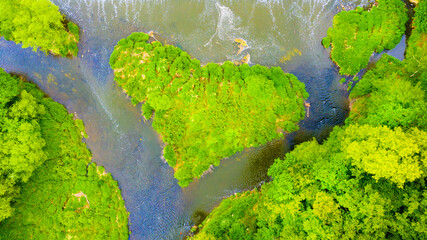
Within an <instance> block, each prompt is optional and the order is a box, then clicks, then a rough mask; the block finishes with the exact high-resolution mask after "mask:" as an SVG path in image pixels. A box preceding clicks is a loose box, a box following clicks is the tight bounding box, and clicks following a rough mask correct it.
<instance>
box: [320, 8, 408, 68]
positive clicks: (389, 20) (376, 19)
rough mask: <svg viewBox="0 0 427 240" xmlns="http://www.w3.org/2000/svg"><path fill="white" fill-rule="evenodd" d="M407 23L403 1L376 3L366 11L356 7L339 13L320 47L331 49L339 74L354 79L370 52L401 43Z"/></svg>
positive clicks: (365, 63)
mask: <svg viewBox="0 0 427 240" xmlns="http://www.w3.org/2000/svg"><path fill="white" fill-rule="evenodd" d="M407 20H408V17H407V15H406V9H405V4H404V3H403V1H401V0H377V4H376V6H373V7H372V8H371V9H370V10H369V11H367V10H364V9H363V8H361V7H358V8H357V9H355V10H351V11H344V12H340V13H338V14H337V15H336V16H335V17H334V20H333V27H332V28H329V29H328V35H327V37H325V38H324V39H323V41H322V43H323V45H324V46H325V47H326V48H327V47H329V46H331V47H332V49H331V59H332V60H333V61H334V62H335V63H336V64H337V65H338V66H339V67H340V74H347V75H355V74H357V73H358V72H359V71H360V69H362V68H365V67H366V66H368V62H369V58H370V57H371V54H372V53H373V52H378V53H379V52H382V51H383V50H384V49H392V48H394V47H395V46H396V45H397V44H398V43H399V42H400V39H401V38H402V35H403V34H404V32H405V23H406V21H407Z"/></svg>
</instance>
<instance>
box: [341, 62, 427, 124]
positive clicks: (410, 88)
mask: <svg viewBox="0 0 427 240" xmlns="http://www.w3.org/2000/svg"><path fill="white" fill-rule="evenodd" d="M410 74H411V72H408V70H407V69H406V68H405V66H404V64H403V63H402V62H400V61H399V60H397V59H396V58H393V57H391V56H389V55H387V54H384V55H383V56H382V57H381V59H380V60H379V61H378V62H377V63H376V66H375V68H374V69H372V70H370V71H368V72H367V73H366V74H365V75H364V76H363V79H362V80H361V81H360V82H359V83H357V87H355V88H354V89H353V91H352V92H351V94H350V98H351V99H352V100H353V101H355V100H356V101H355V102H354V103H353V104H352V108H351V112H350V116H349V118H347V120H346V121H347V122H348V123H350V122H358V123H360V124H370V125H373V126H377V125H385V126H388V127H391V128H394V127H402V128H411V127H418V128H420V129H423V130H426V129H427V115H426V112H427V103H426V101H425V90H423V89H422V87H421V83H419V84H415V85H414V84H413V81H414V80H413V79H415V76H413V77H412V78H413V79H411V77H409V76H410Z"/></svg>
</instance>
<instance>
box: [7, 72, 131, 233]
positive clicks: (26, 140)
mask: <svg viewBox="0 0 427 240" xmlns="http://www.w3.org/2000/svg"><path fill="white" fill-rule="evenodd" d="M0 86H1V88H0V113H1V115H0V117H1V118H0V239H73V238H75V239H127V238H128V227H127V223H128V213H127V211H126V208H125V206H124V201H123V199H122V197H121V194H120V189H119V188H118V184H117V182H116V181H115V180H114V179H113V178H112V177H111V174H109V173H106V172H105V169H104V168H103V167H100V166H96V164H95V163H90V162H91V154H90V152H89V150H88V149H87V148H86V145H85V144H84V143H83V142H82V136H84V135H86V133H85V132H84V126H83V122H82V121H81V120H78V121H74V120H73V115H71V114H68V113H67V110H66V109H65V108H64V106H62V105H61V104H59V103H57V102H54V101H53V100H52V99H50V98H46V97H44V94H43V92H41V91H40V90H38V89H37V88H36V87H35V85H34V84H30V83H28V82H25V81H22V80H19V79H18V78H16V77H11V76H10V75H9V74H7V73H5V72H4V71H3V70H2V69H0ZM89 163H90V165H89Z"/></svg>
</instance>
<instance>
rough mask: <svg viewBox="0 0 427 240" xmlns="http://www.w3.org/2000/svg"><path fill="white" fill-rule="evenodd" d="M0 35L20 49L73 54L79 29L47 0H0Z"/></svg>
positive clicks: (75, 51) (75, 53) (76, 49)
mask: <svg viewBox="0 0 427 240" xmlns="http://www.w3.org/2000/svg"><path fill="white" fill-rule="evenodd" d="M0 9H1V10H0V12H1V14H0V36H3V37H5V39H6V40H12V41H14V42H16V43H22V47H23V48H27V47H32V48H33V49H34V51H36V50H37V48H40V50H41V51H43V52H45V53H47V52H51V53H52V54H56V55H61V56H67V55H74V56H77V52H78V48H77V43H78V41H79V28H78V26H77V25H75V24H74V23H72V22H67V21H66V20H65V19H64V17H63V16H62V15H61V13H60V12H59V9H58V7H57V6H56V5H54V4H53V3H51V2H50V1H49V0H1V1H0Z"/></svg>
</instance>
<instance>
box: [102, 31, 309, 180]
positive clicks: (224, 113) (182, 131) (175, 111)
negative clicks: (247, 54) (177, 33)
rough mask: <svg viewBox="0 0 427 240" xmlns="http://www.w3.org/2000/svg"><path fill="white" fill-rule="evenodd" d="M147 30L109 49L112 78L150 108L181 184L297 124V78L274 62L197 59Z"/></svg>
mask: <svg viewBox="0 0 427 240" xmlns="http://www.w3.org/2000/svg"><path fill="white" fill-rule="evenodd" d="M148 38H149V37H148V35H147V34H144V33H132V34H131V35H130V36H129V37H128V38H126V39H122V40H120V41H119V42H118V43H117V46H116V47H115V50H114V52H113V53H112V54H111V57H110V65H111V67H112V68H113V69H114V73H115V81H116V82H117V83H118V84H119V85H120V86H121V87H122V88H123V89H124V90H125V92H126V93H127V94H128V95H129V96H131V97H132V103H134V104H137V103H139V102H142V103H143V105H142V111H143V115H144V116H145V117H146V118H147V119H149V118H151V116H152V115H153V111H155V115H154V121H153V127H154V129H156V131H158V132H159V133H160V134H161V136H162V139H163V141H164V142H165V143H166V144H167V146H166V147H165V149H164V157H165V159H166V161H167V162H168V163H169V165H170V166H172V167H174V169H175V170H176V171H175V177H176V178H177V179H178V180H179V184H180V185H181V186H187V185H188V184H189V183H190V182H191V181H192V180H193V178H195V177H200V176H201V175H202V173H203V172H204V171H206V170H208V169H209V167H210V166H211V165H215V166H217V165H218V164H219V162H220V160H221V159H222V158H224V157H229V156H231V155H233V154H234V153H236V152H238V151H241V150H243V149H244V148H246V147H256V146H260V145H262V144H265V143H267V141H270V140H273V139H277V138H280V137H282V136H283V135H282V131H283V130H284V131H288V132H291V131H294V130H297V129H298V125H297V123H298V121H299V120H301V119H302V118H304V115H305V114H304V104H303V102H304V99H306V98H307V97H308V94H307V92H306V91H305V86H304V84H303V83H301V82H300V81H298V79H297V78H296V77H295V76H294V75H292V74H285V73H284V72H283V71H282V70H281V69H280V68H278V67H272V68H267V67H263V66H259V65H256V66H253V67H249V65H247V64H245V65H241V66H235V65H234V64H233V63H231V62H225V63H224V64H222V65H219V64H216V63H209V64H207V65H206V66H203V67H201V66H200V61H198V60H196V59H191V58H190V56H189V55H188V53H186V52H183V51H182V50H180V49H179V48H176V47H174V46H168V45H165V46H163V45H162V44H161V43H159V42H157V41H155V42H152V43H147V40H148Z"/></svg>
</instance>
